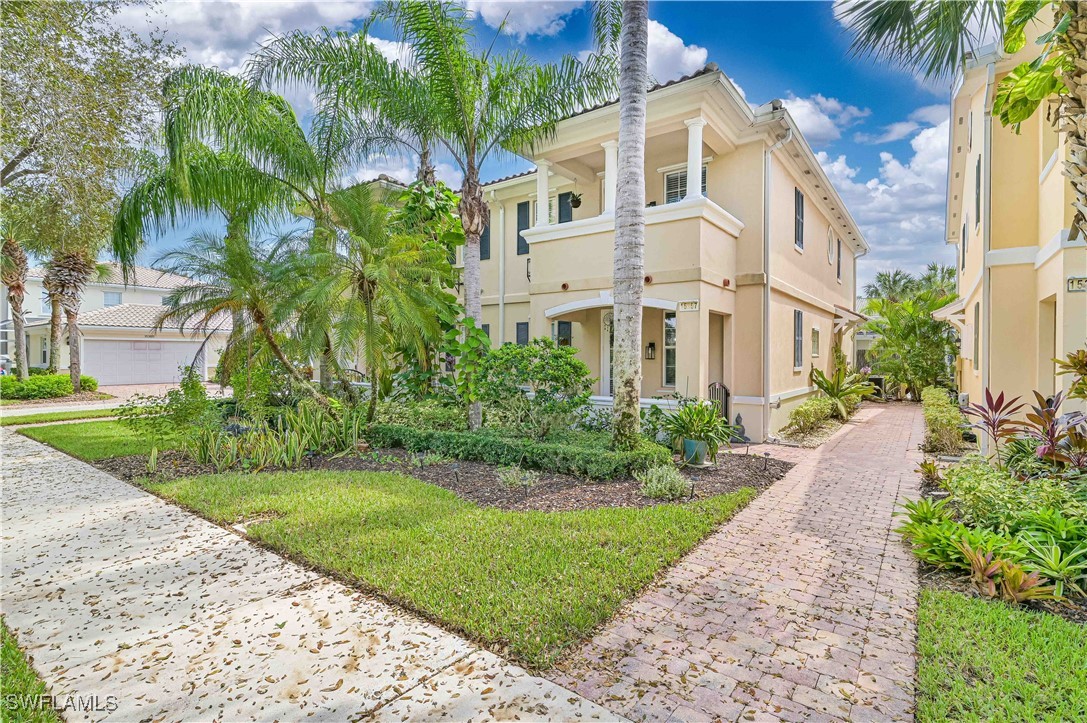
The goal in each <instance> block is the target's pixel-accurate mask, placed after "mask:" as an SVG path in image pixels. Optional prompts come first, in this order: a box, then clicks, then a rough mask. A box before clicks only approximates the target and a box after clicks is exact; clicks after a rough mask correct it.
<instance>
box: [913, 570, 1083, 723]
mask: <svg viewBox="0 0 1087 723" xmlns="http://www.w3.org/2000/svg"><path fill="white" fill-rule="evenodd" d="M917 652H918V657H919V660H918V673H917V720H918V721H922V722H924V721H946V720H1000V721H1027V720H1030V721H1041V720H1045V721H1070V720H1083V718H1084V715H1085V711H1087V627H1085V626H1082V625H1076V624H1074V623H1071V622H1068V621H1067V620H1063V619H1061V618H1058V617H1056V616H1053V615H1047V614H1044V613H1038V612H1033V611H1028V610H1023V609H1017V608H1012V607H1009V606H1007V605H1004V604H1003V603H997V602H989V601H986V600H981V599H978V598H969V597H966V596H964V595H959V594H957V593H951V592H944V591H938V592H934V591H925V592H922V594H921V605H920V611H919V613H918V642H917Z"/></svg>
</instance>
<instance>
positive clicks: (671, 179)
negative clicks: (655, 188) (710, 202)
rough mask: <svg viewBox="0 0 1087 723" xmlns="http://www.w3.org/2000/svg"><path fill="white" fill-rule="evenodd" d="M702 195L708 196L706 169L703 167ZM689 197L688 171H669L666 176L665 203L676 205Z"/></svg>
mask: <svg viewBox="0 0 1087 723" xmlns="http://www.w3.org/2000/svg"><path fill="white" fill-rule="evenodd" d="M702 195H703V196H705V195H706V167H705V166H702ZM686 196H687V171H686V169H684V170H682V171H669V172H668V173H665V174H664V202H665V203H675V202H676V201H682V200H683V199H684V198H686Z"/></svg>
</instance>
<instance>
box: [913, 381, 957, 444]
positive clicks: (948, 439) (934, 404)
mask: <svg viewBox="0 0 1087 723" xmlns="http://www.w3.org/2000/svg"><path fill="white" fill-rule="evenodd" d="M921 409H922V411H923V413H924V416H925V440H924V442H923V447H924V449H925V451H926V452H929V453H931V454H940V455H949V456H954V455H957V454H959V453H960V452H961V451H962V447H963V444H962V430H963V426H964V425H965V421H966V420H965V419H964V418H963V416H962V412H961V411H959V407H958V405H957V404H955V402H953V401H951V397H949V396H948V393H947V390H946V389H942V388H940V387H925V389H923V390H922V391H921Z"/></svg>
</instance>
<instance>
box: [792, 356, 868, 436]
mask: <svg viewBox="0 0 1087 723" xmlns="http://www.w3.org/2000/svg"><path fill="white" fill-rule="evenodd" d="M808 379H809V380H810V381H811V383H812V385H813V386H814V387H815V388H816V389H818V390H819V391H820V392H822V393H823V394H824V395H826V397H827V398H828V399H829V400H830V402H831V405H832V406H831V414H832V416H834V417H837V418H838V419H840V420H842V421H843V422H844V421H845V420H847V419H849V415H850V414H852V412H851V411H850V409H849V407H850V405H851V404H853V405H854V406H853V408H854V409H856V404H855V403H854V402H853V401H851V398H852V397H857V398H858V399H859V398H860V397H863V396H865V395H866V394H872V393H873V392H875V391H876V387H875V385H874V384H872V383H871V382H870V381H868V379H867V377H865V376H864V375H862V374H860V373H858V372H850V371H849V370H848V369H846V368H845V367H844V366H839V367H838V368H837V369H835V370H834V372H833V373H832V374H831V375H830V376H829V377H828V376H827V375H826V374H824V373H823V371H822V370H820V369H816V368H815V367H812V369H811V372H810V373H809V374H808ZM856 403H859V402H856Z"/></svg>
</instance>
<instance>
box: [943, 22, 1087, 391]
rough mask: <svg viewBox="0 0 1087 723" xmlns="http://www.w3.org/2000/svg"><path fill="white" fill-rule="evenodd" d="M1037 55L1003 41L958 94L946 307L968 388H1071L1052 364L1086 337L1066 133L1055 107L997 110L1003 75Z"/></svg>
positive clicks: (1086, 252) (1084, 256) (1086, 269)
mask: <svg viewBox="0 0 1087 723" xmlns="http://www.w3.org/2000/svg"><path fill="white" fill-rule="evenodd" d="M1036 53H1037V46H1036V45H1034V43H1031V42H1028V43H1027V44H1026V46H1025V47H1024V48H1023V50H1022V51H1021V52H1020V53H1019V54H1018V55H1016V56H1013V57H1005V56H1004V55H1003V54H1002V53H1001V52H1000V51H999V50H998V49H997V48H995V47H994V48H992V49H990V51H989V52H987V53H982V54H979V57H977V58H976V59H974V60H971V61H970V62H969V63H968V64H967V66H966V68H965V72H964V73H963V74H962V75H961V76H960V77H959V78H958V80H957V82H956V85H955V90H954V94H953V96H952V104H951V131H950V134H951V138H950V148H949V156H950V158H949V172H948V194H947V242H948V243H949V244H954V245H955V246H956V247H957V248H958V264H957V267H958V273H959V278H958V288H959V297H960V298H959V300H958V301H957V302H955V303H954V304H952V305H951V306H948V307H946V308H944V309H941V310H940V312H938V313H937V314H936V316H937V318H942V319H947V320H948V321H950V322H951V323H952V324H953V325H955V326H956V327H957V328H958V330H959V331H960V335H961V339H962V343H961V351H960V354H959V358H958V360H957V366H956V374H957V377H958V380H957V381H958V385H959V389H960V391H961V392H963V393H965V394H967V395H969V398H970V400H971V401H975V402H977V401H981V400H982V397H983V392H984V390H985V388H986V387H989V388H991V389H993V390H994V391H1003V392H1005V393H1006V394H1007V395H1008V396H1009V397H1016V396H1018V397H1022V398H1023V401H1030V402H1032V403H1033V400H1034V396H1033V395H1032V394H1031V391H1032V390H1035V389H1036V390H1038V391H1040V392H1041V393H1042V394H1045V395H1051V394H1053V393H1054V392H1056V391H1057V390H1060V389H1062V388H1063V389H1067V387H1068V384H1069V383H1070V381H1071V378H1070V377H1069V376H1067V375H1066V376H1059V375H1057V374H1056V372H1057V369H1056V366H1055V364H1054V362H1053V359H1054V358H1063V357H1064V356H1065V355H1066V354H1068V353H1069V352H1072V351H1074V350H1076V349H1082V348H1083V347H1084V345H1085V342H1087V244H1085V243H1084V239H1083V238H1082V237H1081V238H1079V239H1077V240H1075V241H1073V240H1071V239H1070V238H1069V228H1070V226H1071V221H1072V200H1073V193H1072V184H1071V183H1070V182H1069V181H1068V179H1067V178H1065V177H1064V175H1063V173H1062V171H1063V161H1064V159H1065V158H1066V157H1067V153H1068V147H1067V139H1066V137H1065V136H1062V135H1060V134H1058V133H1057V131H1056V130H1055V129H1054V128H1053V126H1052V125H1051V124H1050V122H1049V121H1048V120H1046V115H1047V114H1046V112H1045V107H1044V105H1043V107H1042V108H1039V109H1038V111H1037V112H1036V113H1035V114H1034V116H1033V117H1031V118H1030V119H1029V120H1027V121H1026V122H1024V123H1023V125H1022V128H1021V129H1020V133H1018V134H1017V133H1016V132H1015V130H1014V129H1012V128H1005V127H1004V126H1003V125H1001V123H1000V119H999V118H994V117H992V116H991V115H990V113H989V109H990V108H991V107H992V100H993V92H994V90H995V87H996V84H997V83H999V81H1000V79H1001V77H1003V76H1004V75H1005V74H1006V73H1008V72H1009V71H1010V70H1012V69H1013V68H1014V67H1015V66H1016V65H1018V64H1019V63H1021V62H1024V61H1025V60H1028V59H1030V58H1031V57H1032V56H1033V55H1034V54H1036Z"/></svg>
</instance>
